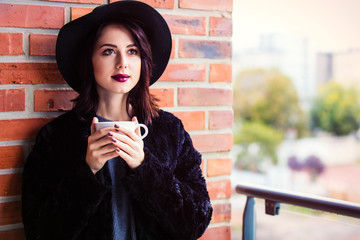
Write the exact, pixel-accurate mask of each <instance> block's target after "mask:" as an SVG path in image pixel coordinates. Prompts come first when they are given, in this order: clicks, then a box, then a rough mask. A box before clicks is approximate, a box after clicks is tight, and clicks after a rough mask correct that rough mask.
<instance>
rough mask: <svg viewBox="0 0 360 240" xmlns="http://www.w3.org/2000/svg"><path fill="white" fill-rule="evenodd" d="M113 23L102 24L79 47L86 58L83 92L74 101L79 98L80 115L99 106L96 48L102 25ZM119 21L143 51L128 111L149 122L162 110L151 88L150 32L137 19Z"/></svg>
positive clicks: (142, 120) (80, 53) (78, 110)
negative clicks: (95, 65) (151, 92)
mask: <svg viewBox="0 0 360 240" xmlns="http://www.w3.org/2000/svg"><path fill="white" fill-rule="evenodd" d="M112 23H114V22H106V23H103V24H101V25H100V26H99V28H98V29H97V30H96V31H93V32H92V33H91V34H90V36H88V39H90V40H87V41H86V44H84V47H83V48H82V49H79V51H80V52H79V56H80V58H82V61H80V62H81V63H82V64H81V66H79V73H80V74H79V78H80V79H79V80H80V81H81V89H80V91H79V96H78V97H77V98H76V99H74V100H73V101H74V102H75V106H74V110H75V112H76V113H77V114H78V116H79V117H80V119H86V116H88V115H89V114H94V113H95V112H96V110H97V108H98V101H99V96H98V93H97V91H96V81H95V77H94V69H93V66H92V62H91V57H92V53H93V48H94V46H95V43H96V41H97V39H98V38H99V36H100V34H101V31H102V29H103V28H104V27H105V26H107V25H109V24H112ZM116 23H118V24H121V25H123V26H124V27H126V28H127V29H128V30H129V31H130V33H131V34H132V37H133V38H134V41H135V44H136V45H137V47H138V48H139V51H140V55H141V73H140V80H139V81H138V83H137V84H136V85H135V87H134V88H133V89H131V91H130V93H129V96H128V99H127V105H126V106H127V112H128V114H129V116H130V117H133V116H136V117H137V118H138V119H139V121H141V122H144V123H145V124H149V123H151V119H152V118H154V117H157V116H158V110H159V107H158V105H157V101H158V99H157V98H155V97H154V96H153V95H152V94H150V89H149V85H150V79H151V74H152V70H153V61H152V52H151V46H150V44H149V41H148V40H147V36H146V34H145V33H144V31H143V30H142V29H141V28H140V26H139V25H138V24H136V23H135V22H132V21H128V20H123V21H121V22H119V21H116ZM129 106H131V107H132V112H130V109H129Z"/></svg>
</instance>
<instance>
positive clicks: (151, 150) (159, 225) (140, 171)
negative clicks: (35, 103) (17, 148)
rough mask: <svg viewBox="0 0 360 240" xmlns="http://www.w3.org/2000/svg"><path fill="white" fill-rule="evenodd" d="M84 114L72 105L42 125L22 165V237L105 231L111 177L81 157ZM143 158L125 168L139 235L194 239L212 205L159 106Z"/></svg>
mask: <svg viewBox="0 0 360 240" xmlns="http://www.w3.org/2000/svg"><path fill="white" fill-rule="evenodd" d="M92 117H93V116H89V117H88V120H87V121H85V122H83V121H79V120H78V118H77V117H76V115H75V113H74V112H73V111H70V112H68V113H65V114H63V115H62V116H60V117H58V118H57V119H55V120H54V121H52V122H50V123H49V124H47V125H46V126H44V127H43V128H42V129H41V130H40V132H39V133H38V136H37V138H36V142H35V145H34V148H33V150H32V152H31V153H30V155H29V157H28V158H27V161H26V163H25V167H24V173H23V188H22V216H23V223H24V228H25V234H26V238H27V239H28V240H33V239H46V240H55V239H64V240H65V239H66V240H71V239H74V240H75V239H76V240H80V239H86V240H90V239H94V240H95V239H96V240H102V239H106V240H110V239H111V238H112V213H111V186H110V183H111V179H110V178H109V176H107V175H106V174H105V173H104V172H105V171H102V170H100V171H99V172H97V173H96V175H94V174H93V173H92V171H91V170H90V168H89V167H88V165H87V164H86V162H85V155H86V149H87V137H88V136H89V134H90V124H91V119H92ZM148 129H149V135H148V136H147V137H146V138H145V139H144V152H145V159H144V162H143V163H142V164H141V165H140V166H139V167H138V168H136V169H135V170H130V168H129V169H128V170H127V171H128V172H127V176H126V186H127V190H128V191H129V194H130V196H131V201H132V204H133V209H134V215H135V219H136V234H137V238H138V239H149V240H150V239H156V240H161V239H171V240H174V239H181V240H187V239H197V238H198V237H200V236H201V235H202V234H203V232H204V231H205V229H206V227H207V226H208V224H209V222H210V219H211V214H212V207H211V204H210V199H209V195H208V192H207V190H206V183H205V180H204V178H203V176H202V172H201V169H200V167H199V165H200V163H201V156H200V154H199V153H198V152H197V151H196V150H195V149H194V147H193V145H192V142H191V139H190V137H189V135H188V133H187V132H186V131H185V130H184V128H183V125H182V123H181V121H180V120H179V119H177V118H176V117H174V116H173V115H172V114H170V113H167V112H165V111H161V110H160V111H159V117H158V118H155V119H153V122H152V124H150V125H148Z"/></svg>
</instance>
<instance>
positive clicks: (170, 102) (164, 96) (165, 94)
mask: <svg viewBox="0 0 360 240" xmlns="http://www.w3.org/2000/svg"><path fill="white" fill-rule="evenodd" d="M150 93H151V94H153V95H154V96H155V97H157V98H158V99H159V100H160V101H159V107H173V106H174V89H173V88H152V89H150Z"/></svg>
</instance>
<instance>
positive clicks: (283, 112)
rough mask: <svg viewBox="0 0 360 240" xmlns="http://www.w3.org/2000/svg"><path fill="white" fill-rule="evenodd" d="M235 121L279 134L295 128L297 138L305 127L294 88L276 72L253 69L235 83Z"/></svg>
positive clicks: (283, 76)
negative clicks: (259, 126)
mask: <svg viewBox="0 0 360 240" xmlns="http://www.w3.org/2000/svg"><path fill="white" fill-rule="evenodd" d="M234 117H235V120H239V119H245V120H247V121H256V122H262V123H264V124H266V125H268V126H272V127H274V128H276V129H279V130H282V131H286V130H288V129H289V128H295V129H297V132H298V134H299V135H302V134H303V133H304V132H305V130H306V126H307V121H306V116H305V114H304V113H303V111H302V110H301V108H300V106H299V99H298V95H297V92H296V89H295V87H294V86H293V84H292V82H291V80H290V78H288V77H287V76H285V75H284V74H282V73H281V72H279V71H277V70H263V69H254V70H246V71H243V72H241V73H240V74H239V76H238V77H237V78H236V79H235V81H234Z"/></svg>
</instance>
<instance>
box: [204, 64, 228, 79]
mask: <svg viewBox="0 0 360 240" xmlns="http://www.w3.org/2000/svg"><path fill="white" fill-rule="evenodd" d="M231 80H232V66H231V65H230V64H210V76H209V81H210V83H216V82H225V83H231Z"/></svg>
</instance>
